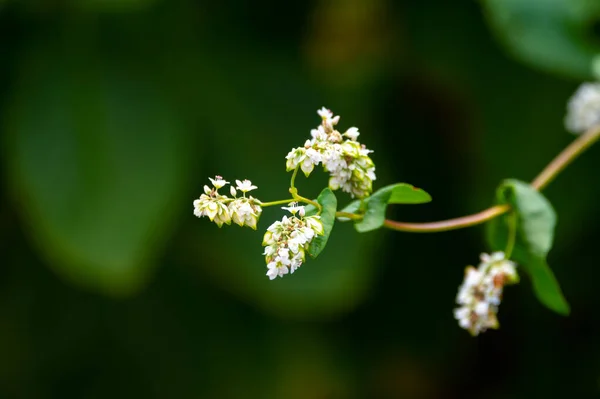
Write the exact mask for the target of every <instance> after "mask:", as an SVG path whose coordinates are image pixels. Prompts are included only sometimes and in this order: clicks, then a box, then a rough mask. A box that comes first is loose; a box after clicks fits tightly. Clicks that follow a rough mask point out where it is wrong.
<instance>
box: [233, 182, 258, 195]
mask: <svg viewBox="0 0 600 399" xmlns="http://www.w3.org/2000/svg"><path fill="white" fill-rule="evenodd" d="M235 184H236V186H237V189H238V190H240V191H241V192H243V193H247V192H248V191H252V190H256V189H257V188H258V187H256V186H254V185H253V184H252V182H251V181H250V180H248V179H244V181H239V180H236V181H235Z"/></svg>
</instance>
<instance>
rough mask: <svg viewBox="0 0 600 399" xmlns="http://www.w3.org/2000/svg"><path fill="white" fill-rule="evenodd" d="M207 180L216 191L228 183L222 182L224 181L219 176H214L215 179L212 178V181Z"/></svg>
mask: <svg viewBox="0 0 600 399" xmlns="http://www.w3.org/2000/svg"><path fill="white" fill-rule="evenodd" d="M208 179H209V180H210V181H211V182H212V184H213V186H215V187H216V188H217V189H219V188H221V187H223V186H224V185H226V184H229V182H228V181H225V180H224V179H223V178H222V177H221V176H219V175H217V176H215V178H214V179H211V178H210V177H209V178H208Z"/></svg>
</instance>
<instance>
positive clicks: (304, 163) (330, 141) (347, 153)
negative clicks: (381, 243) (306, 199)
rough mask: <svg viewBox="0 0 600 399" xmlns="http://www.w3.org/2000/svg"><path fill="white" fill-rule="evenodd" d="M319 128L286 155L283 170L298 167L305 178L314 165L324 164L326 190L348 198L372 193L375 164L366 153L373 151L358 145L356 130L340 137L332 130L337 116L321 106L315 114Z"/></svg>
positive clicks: (348, 131)
mask: <svg viewBox="0 0 600 399" xmlns="http://www.w3.org/2000/svg"><path fill="white" fill-rule="evenodd" d="M317 113H318V114H319V116H320V117H321V119H322V123H321V125H319V126H318V127H317V128H316V129H313V130H311V136H312V139H310V140H307V141H306V143H305V144H304V147H298V148H294V149H292V150H291V151H290V152H289V153H288V154H287V156H286V160H287V161H286V170H287V171H291V170H294V169H296V168H297V167H300V168H301V169H302V171H303V172H304V174H305V175H306V176H308V175H309V174H310V173H312V171H313V170H314V167H315V166H318V165H319V164H322V165H323V168H324V169H325V171H327V172H329V174H330V180H329V187H330V188H331V189H332V190H338V189H341V190H342V191H344V192H347V193H349V194H350V196H351V197H353V198H354V197H357V198H365V197H367V196H369V195H370V194H371V192H372V191H373V181H374V180H375V179H376V177H375V165H374V163H373V161H372V160H371V158H370V157H369V154H370V153H371V152H372V151H370V150H368V149H367V148H365V146H364V145H361V144H360V143H359V142H357V141H356V140H357V138H358V136H359V132H358V128H356V127H351V128H350V129H348V130H347V131H346V133H344V134H341V133H340V132H338V131H337V130H335V128H334V127H335V125H336V124H337V123H338V121H339V116H336V117H334V116H333V113H332V112H331V111H330V110H328V109H327V108H325V107H323V108H321V109H320V110H318V111H317Z"/></svg>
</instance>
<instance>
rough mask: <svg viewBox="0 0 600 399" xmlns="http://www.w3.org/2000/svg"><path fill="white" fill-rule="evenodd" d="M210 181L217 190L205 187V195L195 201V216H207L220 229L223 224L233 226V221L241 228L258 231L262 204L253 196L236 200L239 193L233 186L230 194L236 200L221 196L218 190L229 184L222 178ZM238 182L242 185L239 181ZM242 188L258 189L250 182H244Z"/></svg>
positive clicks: (218, 177) (217, 177)
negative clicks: (257, 226) (245, 227)
mask: <svg viewBox="0 0 600 399" xmlns="http://www.w3.org/2000/svg"><path fill="white" fill-rule="evenodd" d="M209 179H210V181H211V182H212V183H213V185H214V187H215V188H212V189H211V188H210V187H208V186H206V185H205V186H204V194H202V195H201V196H200V198H198V199H196V200H194V215H196V216H197V217H203V216H206V217H208V218H209V219H210V221H211V222H214V223H216V224H217V226H219V227H221V226H223V224H231V221H233V222H234V223H236V224H238V225H240V226H248V227H250V228H252V229H254V230H256V225H257V223H258V218H259V217H260V214H261V213H262V208H261V206H260V204H261V202H260V201H259V200H257V199H255V198H253V197H252V196H250V197H248V198H246V197H245V196H244V197H241V198H236V194H237V191H236V189H235V188H234V187H233V186H231V187H230V188H229V192H230V193H231V195H232V196H233V197H234V198H230V197H227V196H226V195H221V194H219V192H218V189H219V188H221V187H223V186H224V185H225V184H229V182H227V181H225V180H224V179H223V178H222V177H221V176H216V177H215V178H214V179H211V178H209ZM237 182H238V183H241V182H240V181H239V180H237ZM246 182H247V183H246ZM238 186H239V184H238ZM242 186H243V187H244V188H250V189H253V188H252V187H254V188H256V187H255V186H252V184H251V183H250V181H249V180H244V183H242Z"/></svg>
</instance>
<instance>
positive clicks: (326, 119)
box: [317, 107, 340, 131]
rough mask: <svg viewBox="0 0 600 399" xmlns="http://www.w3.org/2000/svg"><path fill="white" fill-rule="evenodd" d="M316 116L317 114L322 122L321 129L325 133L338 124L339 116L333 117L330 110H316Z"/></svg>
mask: <svg viewBox="0 0 600 399" xmlns="http://www.w3.org/2000/svg"><path fill="white" fill-rule="evenodd" d="M317 114H319V116H320V117H321V119H322V120H323V127H324V128H325V130H327V131H330V130H333V127H334V126H335V125H337V124H338V122H339V121H340V117H339V115H338V116H333V112H331V111H330V110H328V109H327V108H325V107H323V108H321V109H320V110H318V111H317Z"/></svg>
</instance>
